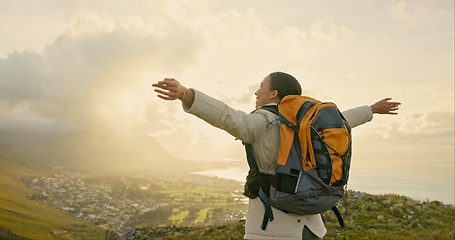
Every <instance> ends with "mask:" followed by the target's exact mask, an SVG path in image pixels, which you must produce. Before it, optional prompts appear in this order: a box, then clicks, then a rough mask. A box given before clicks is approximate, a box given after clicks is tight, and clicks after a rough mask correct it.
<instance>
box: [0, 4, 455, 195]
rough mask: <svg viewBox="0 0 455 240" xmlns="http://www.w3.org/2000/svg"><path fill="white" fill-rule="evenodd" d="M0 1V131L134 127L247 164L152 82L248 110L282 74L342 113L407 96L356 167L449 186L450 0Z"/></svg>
mask: <svg viewBox="0 0 455 240" xmlns="http://www.w3.org/2000/svg"><path fill="white" fill-rule="evenodd" d="M0 5H1V6H2V7H1V8H0V34H1V36H2V40H1V41H0V130H5V129H8V130H13V131H14V130H15V129H21V130H23V129H31V130H32V129H40V130H41V131H48V132H58V133H65V132H71V131H75V130H81V129H88V130H93V129H106V130H107V131H110V132H111V133H112V134H116V135H120V136H123V135H127V134H130V133H133V132H134V133H137V132H140V133H144V134H147V135H149V136H150V137H152V138H155V139H157V140H158V141H159V142H160V143H161V144H162V145H163V146H164V147H165V148H166V149H167V150H168V151H170V152H171V153H172V154H173V155H175V156H177V157H180V158H186V159H200V160H216V161H219V160H242V161H243V159H244V156H245V154H244V152H243V148H242V146H241V144H240V143H239V142H238V141H235V140H234V138H233V137H232V136H230V135H228V134H227V133H224V132H223V131H221V130H219V129H216V128H213V127H211V126H209V125H207V124H206V123H204V122H203V121H201V120H199V119H197V118H196V117H194V116H191V115H189V114H186V113H184V112H183V111H182V110H181V105H180V103H179V102H178V101H171V102H169V101H163V100H161V99H158V98H157V97H156V94H155V93H154V92H153V88H152V87H151V84H152V83H154V82H156V81H159V80H162V79H163V78H165V77H173V78H176V79H177V80H179V81H180V82H181V83H182V84H183V85H185V86H187V87H192V88H195V89H198V90H201V91H203V92H205V93H207V94H209V95H211V96H213V97H215V98H217V99H220V100H222V101H224V102H226V103H227V104H229V105H230V106H232V107H234V108H236V109H240V110H243V111H246V112H249V111H251V110H253V108H254V101H255V100H254V92H255V90H256V89H257V88H258V87H259V84H260V82H261V81H262V79H263V78H264V77H265V76H267V75H268V74H269V73H271V72H275V71H284V72H287V73H290V74H292V75H293V76H295V77H296V78H297V79H298V80H299V81H300V83H301V85H302V88H303V94H304V95H309V96H312V97H314V98H317V99H319V100H322V101H333V102H335V103H336V104H337V105H338V106H339V108H340V109H341V110H345V109H349V108H352V107H356V106H360V105H371V104H372V103H374V102H376V101H378V100H380V99H382V98H385V97H391V98H393V100H395V101H399V102H401V103H402V105H401V108H400V110H399V114H398V115H396V116H390V115H375V116H374V120H373V121H372V122H371V123H368V124H366V125H363V126H360V127H358V128H356V129H354V136H353V139H354V153H353V154H354V155H353V161H354V163H353V164H355V163H357V164H358V165H357V166H355V165H353V168H354V169H358V171H357V173H355V171H353V172H354V173H353V175H351V178H354V177H356V176H357V177H358V178H361V177H368V176H367V174H366V173H369V171H372V170H375V171H377V170H381V171H382V170H384V171H389V169H393V170H394V173H396V174H395V175H398V176H397V179H395V180H396V181H394V182H393V183H392V185H396V184H394V183H396V182H400V181H406V180H407V179H414V178H417V177H416V176H422V175H429V176H431V177H430V178H431V179H432V180H433V181H434V182H436V183H439V184H440V187H441V188H442V187H443V186H446V185H445V184H447V183H448V184H449V185H448V187H449V189H454V187H453V186H454V185H453V182H454V2H453V1H450V0H391V1H384V0H372V1H365V0H362V1H361V0H347V1H335V0H332V1H329V0H323V1H309V0H303V1H302V0H280V1H278V0H252V1H243V0H229V1H228V0H219V1H210V0H186V1H184V0H166V1H165V0H161V1H158V0H149V1H146V0H130V1H120V0H109V1H108V0H65V1H61V0H40V1H26V0H0ZM362 174H364V175H365V176H363V175H362ZM395 175H394V176H395ZM419 179H422V177H420V178H419ZM384 180H385V179H372V181H376V182H377V181H379V182H381V181H384ZM428 188H431V186H429V187H428ZM449 194H451V195H452V197H451V199H449V200H448V201H449V202H450V201H451V202H453V190H451V192H450V191H449Z"/></svg>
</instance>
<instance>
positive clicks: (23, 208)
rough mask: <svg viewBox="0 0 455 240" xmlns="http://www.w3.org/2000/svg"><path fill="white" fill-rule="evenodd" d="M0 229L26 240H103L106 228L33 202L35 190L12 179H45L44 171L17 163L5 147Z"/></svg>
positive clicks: (0, 166)
mask: <svg viewBox="0 0 455 240" xmlns="http://www.w3.org/2000/svg"><path fill="white" fill-rule="evenodd" d="M0 150H1V151H0V169H2V171H0V189H1V194H0V227H1V228H2V232H11V233H14V234H15V235H17V236H20V237H23V238H26V239H48V240H53V239H103V238H104V231H103V229H101V228H99V227H96V226H94V225H92V224H90V223H87V222H84V221H81V220H79V219H77V218H74V217H72V216H70V215H68V214H66V213H65V212H63V211H61V210H58V209H55V208H51V207H49V206H47V205H45V204H41V203H39V202H36V201H33V200H30V199H29V198H28V197H29V196H30V195H32V194H33V190H31V189H29V188H27V187H25V186H24V185H23V184H21V183H20V182H18V181H16V180H15V179H14V177H13V176H44V175H46V174H47V173H46V172H45V171H40V170H35V169H30V168H28V167H26V166H23V165H21V164H20V163H18V162H17V161H10V160H7V159H9V158H12V157H13V158H14V159H17V158H15V157H14V154H13V153H12V152H10V151H8V150H7V149H6V148H5V147H4V146H3V148H1V149H0Z"/></svg>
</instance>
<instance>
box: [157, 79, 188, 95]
mask: <svg viewBox="0 0 455 240" xmlns="http://www.w3.org/2000/svg"><path fill="white" fill-rule="evenodd" d="M152 86H153V87H155V88H156V89H155V90H154V91H155V92H157V93H158V97H159V98H161V99H164V100H176V99H180V100H182V98H183V97H184V95H185V92H186V90H187V89H186V88H185V87H184V86H183V85H181V84H180V83H179V81H177V80H175V79H173V78H165V79H164V80H162V81H159V82H157V83H154V84H152Z"/></svg>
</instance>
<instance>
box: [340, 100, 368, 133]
mask: <svg viewBox="0 0 455 240" xmlns="http://www.w3.org/2000/svg"><path fill="white" fill-rule="evenodd" d="M342 114H343V116H344V117H345V118H346V120H347V121H348V123H349V125H351V128H355V127H357V126H359V125H362V124H364V123H367V122H369V121H371V120H372V119H373V112H372V111H371V108H370V107H369V106H366V105H365V106H360V107H356V108H352V109H349V110H346V111H343V112H342Z"/></svg>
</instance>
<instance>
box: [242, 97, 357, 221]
mask: <svg viewBox="0 0 455 240" xmlns="http://www.w3.org/2000/svg"><path fill="white" fill-rule="evenodd" d="M262 109H266V110H268V111H270V112H273V113H275V114H276V115H277V116H278V121H280V148H279V153H278V160H277V169H276V174H275V175H269V174H264V173H261V172H259V169H258V166H257V163H256V160H255V159H254V156H253V152H252V147H251V145H250V144H244V145H245V149H246V155H247V160H248V164H249V167H250V170H249V172H248V176H247V181H246V184H245V190H244V195H245V196H247V197H249V198H256V197H260V199H261V201H262V202H263V204H264V206H265V213H264V219H263V222H262V227H261V228H262V229H263V230H265V228H266V226H267V223H268V222H269V221H273V212H272V208H271V206H273V207H275V208H277V209H280V210H282V211H284V212H288V213H294V214H298V215H311V214H320V213H323V212H325V211H327V210H330V209H332V210H333V211H334V212H335V214H336V216H337V218H338V221H339V223H340V226H341V227H344V222H343V218H342V217H341V214H340V213H339V211H338V210H337V208H336V204H337V202H338V201H339V200H340V199H341V198H342V197H343V194H344V190H345V186H346V184H347V181H348V178H349V168H350V164H351V143H352V142H351V128H350V126H349V124H348V122H347V121H346V119H345V118H344V117H343V115H342V114H341V112H340V111H339V110H338V108H337V106H336V105H335V104H334V103H329V102H321V101H318V100H316V99H313V98H310V97H307V96H298V95H289V96H286V97H284V98H283V99H282V101H281V102H280V103H279V104H278V106H276V105H275V106H273V105H267V106H263V107H262Z"/></svg>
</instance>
